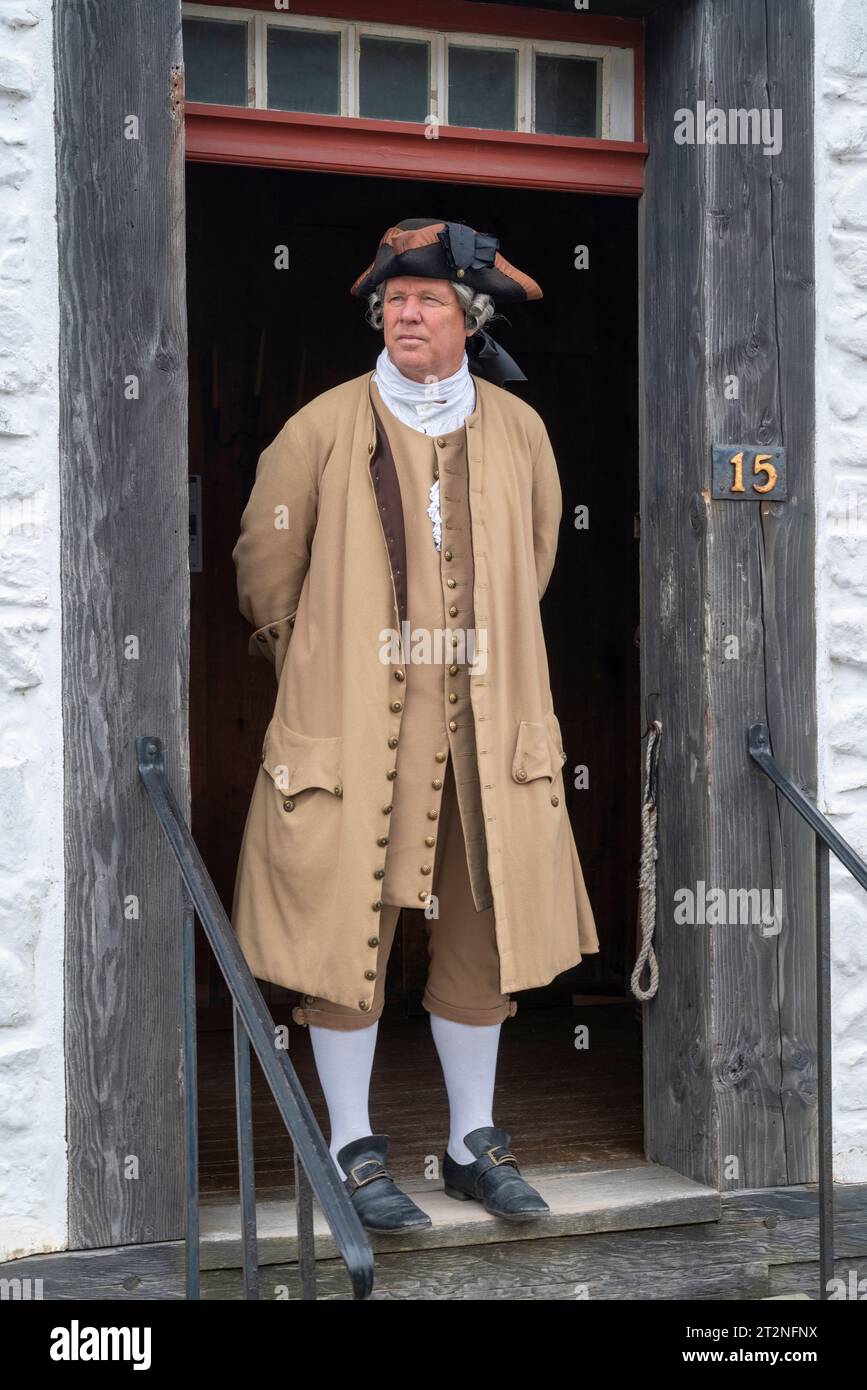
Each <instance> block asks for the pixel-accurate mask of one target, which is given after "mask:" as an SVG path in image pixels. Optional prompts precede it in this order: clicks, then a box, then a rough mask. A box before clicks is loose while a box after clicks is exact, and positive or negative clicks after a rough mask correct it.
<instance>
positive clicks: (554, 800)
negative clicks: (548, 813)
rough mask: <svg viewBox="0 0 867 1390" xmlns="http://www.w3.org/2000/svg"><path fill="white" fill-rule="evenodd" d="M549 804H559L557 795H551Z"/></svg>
mask: <svg viewBox="0 0 867 1390" xmlns="http://www.w3.org/2000/svg"><path fill="white" fill-rule="evenodd" d="M551 805H552V806H559V805H560V798H559V796H552V797H551Z"/></svg>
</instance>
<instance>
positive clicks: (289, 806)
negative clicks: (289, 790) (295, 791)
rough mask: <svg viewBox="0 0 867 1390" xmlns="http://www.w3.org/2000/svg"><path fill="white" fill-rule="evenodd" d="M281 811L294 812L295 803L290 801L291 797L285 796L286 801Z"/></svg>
mask: <svg viewBox="0 0 867 1390" xmlns="http://www.w3.org/2000/svg"><path fill="white" fill-rule="evenodd" d="M283 810H284V811H294V810H295V802H294V801H293V800H292V798H291V796H287V798H286V800H285V801H284V802H283Z"/></svg>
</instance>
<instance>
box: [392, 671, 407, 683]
mask: <svg viewBox="0 0 867 1390" xmlns="http://www.w3.org/2000/svg"><path fill="white" fill-rule="evenodd" d="M394 679H395V680H396V681H405V680H406V676H405V675H404V673H403V671H395V673H394Z"/></svg>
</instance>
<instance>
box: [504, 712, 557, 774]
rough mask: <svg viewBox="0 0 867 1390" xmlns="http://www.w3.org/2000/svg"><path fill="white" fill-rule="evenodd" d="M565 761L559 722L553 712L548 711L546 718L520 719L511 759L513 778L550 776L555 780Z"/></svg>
mask: <svg viewBox="0 0 867 1390" xmlns="http://www.w3.org/2000/svg"><path fill="white" fill-rule="evenodd" d="M551 719H553V720H554V726H552V724H551ZM565 761H566V754H565V753H564V752H563V746H562V741H561V739H560V726H559V724H557V721H556V718H555V717H554V716H550V717H549V716H547V715H546V717H545V720H544V722H536V721H533V720H529V719H522V720H521V722H520V724H519V725H518V738H517V741H516V743H515V756H514V758H513V759H512V777H513V779H514V781H516V782H531V781H532V780H533V778H534V777H548V778H550V779H551V781H553V780H554V778H555V777H556V776H557V774H558V773H559V771H560V768H561V767H562V765H563V763H564V762H565Z"/></svg>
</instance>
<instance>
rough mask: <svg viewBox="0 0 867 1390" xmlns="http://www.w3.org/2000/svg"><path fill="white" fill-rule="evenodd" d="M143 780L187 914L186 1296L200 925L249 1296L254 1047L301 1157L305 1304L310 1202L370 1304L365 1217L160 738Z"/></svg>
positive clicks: (191, 1239)
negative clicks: (220, 1052)
mask: <svg viewBox="0 0 867 1390" xmlns="http://www.w3.org/2000/svg"><path fill="white" fill-rule="evenodd" d="M135 743H136V753H137V755H138V770H139V775H140V777H141V779H142V781H143V783H144V785H145V789H146V790H147V793H148V796H149V797H150V799H151V802H152V803H153V806H154V809H155V811H156V813H157V817H158V819H159V822H160V825H161V826H162V829H163V833H164V834H165V837H166V839H167V840H168V842H169V846H170V847H171V850H172V853H173V854H174V856H175V860H176V862H177V865H178V868H179V870H180V873H181V878H182V880H183V883H184V885H185V889H186V892H185V895H184V912H183V950H182V957H183V972H182V973H183V979H182V987H181V996H182V1007H183V1037H182V1046H183V1077H184V1081H183V1102H184V1134H185V1141H186V1143H185V1149H186V1207H187V1240H186V1290H187V1298H191V1299H196V1298H199V1297H200V1287H199V1179H198V1113H197V1112H198V1076H197V1068H196V995H195V936H194V924H195V916H196V913H197V914H198V917H199V921H200V922H201V924H202V927H203V928H204V931H205V935H206V937H207V939H208V942H209V944H210V947H211V950H212V951H213V953H214V957H215V959H216V961H217V964H218V966H219V967H220V970H221V972H222V975H223V979H224V980H225V982H226V985H227V987H228V989H229V991H230V993H231V995H232V1013H233V1020H234V1035H235V1095H236V1113H237V1123H238V1170H239V1178H240V1189H241V1234H242V1244H243V1251H244V1291H245V1297H247V1298H250V1299H255V1298H258V1296H259V1280H258V1274H259V1267H258V1245H257V1236H256V1199H255V1190H254V1179H253V1121H252V1105H251V1086H250V1043H251V1042H252V1044H253V1049H254V1051H255V1053H256V1056H257V1057H258V1059H259V1063H260V1065H261V1067H262V1071H263V1072H264V1073H265V1079H266V1080H267V1082H268V1085H269V1086H270V1088H271V1094H272V1095H273V1097H274V1100H275V1101H276V1103H277V1108H278V1110H279V1111H280V1116H281V1118H282V1120H283V1123H284V1124H285V1126H286V1129H287V1131H288V1133H289V1136H290V1138H291V1140H292V1145H293V1152H294V1158H295V1204H296V1220H297V1231H298V1267H299V1274H300V1279H301V1297H302V1299H314V1298H315V1297H316V1255H315V1245H314V1239H313V1195H314V1194H315V1195H316V1198H317V1201H318V1202H319V1204H320V1206H321V1208H322V1212H323V1215H324V1216H325V1219H326V1221H327V1222H328V1225H329V1227H330V1230H331V1233H332V1235H333V1237H334V1242H335V1245H336V1246H337V1249H338V1251H339V1253H340V1255H341V1257H342V1259H343V1261H344V1264H345V1265H346V1269H347V1272H348V1274H349V1277H350V1280H351V1282H352V1291H353V1297H354V1298H356V1299H359V1298H367V1297H368V1296H369V1294H370V1292H371V1290H372V1288H373V1251H372V1249H371V1246H370V1241H369V1239H368V1236H367V1233H366V1231H365V1229H364V1227H363V1226H362V1224H361V1220H360V1219H359V1216H358V1212H357V1211H356V1210H355V1207H354V1206H353V1205H352V1202H351V1201H350V1199H349V1194H348V1192H347V1191H346V1188H345V1187H344V1185H343V1182H342V1180H341V1177H340V1174H339V1172H338V1170H337V1167H336V1166H335V1164H334V1161H333V1159H332V1157H331V1154H330V1152H329V1150H328V1146H327V1145H326V1143H325V1139H324V1137H323V1134H322V1131H321V1130H320V1128H319V1126H318V1124H317V1123H316V1118H315V1116H314V1114H313V1111H312V1110H311V1108H310V1102H309V1101H308V1099H307V1096H306V1095H305V1094H304V1090H303V1088H302V1086H301V1084H300V1082H299V1080H298V1077H297V1075H296V1073H295V1068H294V1067H293V1066H292V1063H291V1062H290V1061H289V1056H288V1053H287V1051H286V1049H285V1048H278V1047H276V1046H275V1023H274V1019H273V1018H272V1016H271V1013H270V1011H269V1009H268V1006H267V1004H266V1003H265V1000H264V998H263V997H262V991H261V990H260V989H259V986H258V985H257V984H256V981H255V978H254V976H253V974H252V972H251V970H250V967H249V966H248V964H247V962H246V960H245V959H244V955H243V953H242V951H241V947H240V945H239V943H238V938H237V937H236V935H235V932H234V930H233V928H232V924H231V922H230V921H229V918H228V916H227V915H226V912H225V909H224V908H223V904H222V903H221V901H220V898H219V896H218V894H217V890H216V888H215V887H214V883H213V880H212V879H211V877H210V875H209V873H208V871H207V869H206V868H205V864H204V861H203V859H202V856H201V854H200V853H199V851H198V848H197V846H196V842H195V840H194V839H193V837H192V835H191V833H190V830H189V827H188V826H187V824H186V821H185V820H184V817H183V815H182V814H181V810H180V807H179V805H178V803H177V800H176V798H175V795H174V792H173V791H172V788H171V786H170V785H169V783H168V781H167V780H166V775H165V766H164V763H163V745H162V741H161V740H160V739H159V738H157V737H156V736H155V735H153V734H145V735H142V736H141V737H139V738H137V739H136V741H135Z"/></svg>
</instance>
